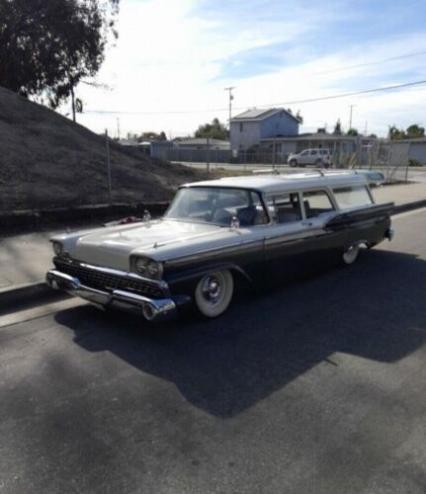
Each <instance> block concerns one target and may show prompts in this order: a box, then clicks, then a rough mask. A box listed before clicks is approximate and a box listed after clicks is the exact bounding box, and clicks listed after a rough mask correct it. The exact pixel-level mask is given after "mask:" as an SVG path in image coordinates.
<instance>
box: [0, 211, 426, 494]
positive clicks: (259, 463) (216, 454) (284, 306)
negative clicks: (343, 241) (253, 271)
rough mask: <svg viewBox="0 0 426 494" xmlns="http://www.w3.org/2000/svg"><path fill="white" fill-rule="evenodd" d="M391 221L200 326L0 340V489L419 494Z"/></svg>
mask: <svg viewBox="0 0 426 494" xmlns="http://www.w3.org/2000/svg"><path fill="white" fill-rule="evenodd" d="M394 223H395V226H396V231H397V237H396V239H395V240H394V242H392V243H390V244H389V243H384V244H382V245H381V246H380V247H379V248H377V249H374V250H371V251H369V252H364V253H363V254H364V255H363V256H362V258H361V259H360V260H359V262H358V263H356V264H355V265H353V266H351V267H349V268H345V269H335V270H332V271H329V272H327V273H324V274H322V275H320V276H317V277H315V278H312V279H309V280H304V281H301V282H298V283H292V284H291V285H288V286H285V287H283V288H282V289H280V290H275V291H269V292H266V293H263V294H262V295H260V296H259V295H258V296H256V297H255V296H246V297H242V298H240V299H239V300H237V302H236V303H235V304H234V305H233V307H232V308H231V310H230V311H229V312H228V313H227V314H226V315H225V316H224V317H222V318H220V319H218V320H215V321H208V322H205V321H200V320H195V319H185V320H180V321H176V322H173V323H168V324H164V325H157V326H151V327H150V326H148V325H147V324H145V323H143V322H141V321H140V320H139V319H136V318H131V317H129V316H127V315H122V314H119V315H114V316H110V315H107V314H105V313H102V312H99V311H98V310H96V309H95V308H92V307H90V306H87V305H81V306H79V307H74V308H68V309H61V308H59V310H56V311H55V312H53V313H52V314H49V315H45V316H43V317H38V318H35V319H33V318H32V317H31V316H30V315H29V316H28V318H27V319H28V320H26V321H23V322H20V323H17V324H14V325H9V326H3V327H1V328H0V398H1V399H0V437H1V441H0V493H2V494H3V493H28V492H43V493H64V492H80V493H89V492H90V493H93V492H95V493H97V492H99V493H117V492H120V493H136V492H141V493H144V494H147V493H155V494H162V493H170V494H171V493H173V494H177V493H179V494H180V493H203V494H206V493H224V494H225V493H226V494H229V493H262V494H263V493H274V494H276V493H286V494H287V493H291V494H292V493H295V494H296V493H298V494H299V493H300V494H308V493H312V494H314V493H315V494H318V493H320V494H322V493H324V494H331V493H336V494H342V493H345V494H348V493H357V494H359V493H364V494H367V493H371V494H381V493H386V494H389V493H404V494H408V493H411V494H420V493H421V494H424V493H425V486H426V398H425V397H426V367H425V361H426V360H425V359H426V347H425V342H426V305H425V300H426V298H425V297H426V242H425V240H426V238H425V235H426V234H425V232H426V213H425V210H422V211H418V212H416V213H408V214H405V215H401V216H400V217H398V218H396V219H395V220H394ZM0 325H1V318H0Z"/></svg>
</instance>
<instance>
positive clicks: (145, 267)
mask: <svg viewBox="0 0 426 494" xmlns="http://www.w3.org/2000/svg"><path fill="white" fill-rule="evenodd" d="M131 267H132V271H133V272H134V273H136V274H138V275H139V276H142V277H143V278H149V279H152V280H161V278H162V276H163V263H162V262H159V261H155V260H154V259H151V258H149V257H144V256H136V257H134V258H133V260H132V262H131Z"/></svg>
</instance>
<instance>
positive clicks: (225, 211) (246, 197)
mask: <svg viewBox="0 0 426 494" xmlns="http://www.w3.org/2000/svg"><path fill="white" fill-rule="evenodd" d="M233 217H236V218H238V220H239V222H240V226H252V225H260V224H263V223H266V222H267V216H266V213H265V210H264V208H263V206H262V202H261V200H260V197H259V194H258V193H257V192H253V191H251V190H245V189H232V188H220V187H189V188H182V189H179V191H178V193H177V194H176V196H175V198H174V200H173V202H172V204H171V205H170V208H169V209H168V211H167V212H166V214H165V218H168V219H178V220H185V221H197V222H203V223H213V224H217V225H221V226H229V225H230V223H231V220H232V218H233Z"/></svg>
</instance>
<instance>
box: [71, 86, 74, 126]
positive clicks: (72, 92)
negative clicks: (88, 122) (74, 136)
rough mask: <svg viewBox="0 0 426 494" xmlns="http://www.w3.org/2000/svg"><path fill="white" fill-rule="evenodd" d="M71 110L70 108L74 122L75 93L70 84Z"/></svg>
mask: <svg viewBox="0 0 426 494" xmlns="http://www.w3.org/2000/svg"><path fill="white" fill-rule="evenodd" d="M71 110H72V121H73V122H75V94H74V87H73V86H71Z"/></svg>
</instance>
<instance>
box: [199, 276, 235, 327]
mask: <svg viewBox="0 0 426 494" xmlns="http://www.w3.org/2000/svg"><path fill="white" fill-rule="evenodd" d="M233 294H234V278H233V277H232V274H231V272H230V271H228V270H224V271H216V272H215V273H210V274H206V275H205V276H203V277H202V278H201V279H200V280H199V281H198V283H197V286H196V288H195V294H194V299H195V304H196V306H197V309H198V311H199V312H200V313H201V314H202V315H203V316H205V317H210V318H213V317H218V316H220V315H222V314H223V313H224V312H225V311H226V309H227V308H228V307H229V304H230V303H231V300H232V296H233Z"/></svg>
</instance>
